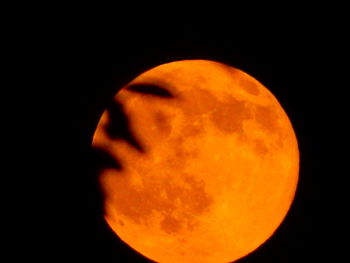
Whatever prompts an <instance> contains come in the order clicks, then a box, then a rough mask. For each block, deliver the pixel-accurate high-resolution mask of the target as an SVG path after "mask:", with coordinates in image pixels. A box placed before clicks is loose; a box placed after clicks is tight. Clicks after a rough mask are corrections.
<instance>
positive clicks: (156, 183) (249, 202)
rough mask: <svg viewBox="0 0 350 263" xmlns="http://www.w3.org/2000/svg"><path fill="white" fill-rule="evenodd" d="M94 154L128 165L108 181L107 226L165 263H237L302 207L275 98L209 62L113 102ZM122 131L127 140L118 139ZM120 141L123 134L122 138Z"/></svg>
mask: <svg viewBox="0 0 350 263" xmlns="http://www.w3.org/2000/svg"><path fill="white" fill-rule="evenodd" d="M114 103H115V105H117V108H118V109H119V111H120V112H122V113H123V115H122V116H124V117H123V118H119V119H120V120H122V121H121V122H120V123H119V124H118V123H114V122H115V121H116V120H115V118H114V117H115V116H114V115H113V114H115V113H116V111H115V110H106V111H105V112H104V113H103V115H102V117H101V119H100V121H99V123H98V126H97V128H96V131H95V134H94V138H93V143H92V145H93V147H97V148H99V149H102V150H103V151H105V152H107V153H108V154H109V155H110V156H111V157H112V158H114V159H115V160H117V161H118V162H119V163H120V167H119V168H108V167H105V168H104V169H101V171H100V172H99V182H100V184H101V189H102V190H103V193H104V197H105V199H104V208H105V215H104V216H105V219H106V221H107V223H108V225H109V226H110V227H111V229H112V230H113V231H114V232H115V233H116V235H118V236H119V237H120V239H121V240H123V241H124V242H125V243H126V244H128V245H129V246H130V247H131V248H133V249H134V250H136V251H137V252H139V253H141V254H142V255H144V256H145V257H147V258H149V259H151V260H153V261H156V262H162V263H163V262H164V263H167V262H169V263H175V262H176V263H179V262H182V263H186V262H188V263H218V262H219V263H220V262H233V261H235V260H237V259H239V258H241V257H243V256H245V255H247V254H249V253H250V252H252V251H254V250H255V249H256V248H258V247H259V246H260V245H262V244H263V243H264V242H265V241H266V240H267V239H268V238H269V237H270V236H271V235H272V234H273V233H274V231H275V230H276V229H277V228H278V226H279V225H280V224H281V222H282V221H283V219H284V217H285V216H286V214H287V212H288V210H289V208H290V205H291V203H292V201H293V198H294V195H295V191H296V187H297V182H298V173H299V150H298V144H297V139H296V136H295V133H294V130H293V127H292V125H291V122H290V120H289V118H288V116H287V114H286V113H285V111H284V110H283V108H282V106H281V105H280V104H279V102H278V100H277V99H276V98H275V97H274V96H273V94H272V93H271V92H270V91H269V90H268V89H267V88H266V87H264V86H263V85H262V84H261V83H260V82H258V81H257V80H256V79H254V78H253V77H252V76H250V75H248V74H247V73H245V72H243V71H241V70H239V69H236V68H234V67H231V66H228V65H225V64H222V63H218V62H215V61H209V60H183V61H175V62H171V63H166V64H163V65H160V66H157V67H155V68H152V69H150V70H148V71H146V72H144V73H142V74H141V75H139V76H137V77H136V78H135V79H134V80H132V81H131V82H130V83H128V84H127V85H126V86H125V87H123V88H122V89H121V90H120V91H119V92H118V93H117V94H116V95H115V97H114ZM118 129H121V130H123V131H124V136H116V135H115V134H114V135H113V134H111V130H114V132H116V133H117V134H121V132H120V131H118ZM118 132H119V133H118Z"/></svg>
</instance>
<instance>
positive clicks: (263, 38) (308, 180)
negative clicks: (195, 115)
mask: <svg viewBox="0 0 350 263" xmlns="http://www.w3.org/2000/svg"><path fill="white" fill-rule="evenodd" d="M310 30H311V29H310V27H303V26H295V25H292V26H291V27H282V29H281V28H278V27H277V26H276V27H275V28H272V29H271V28H269V27H264V26H261V27H259V26H258V25H257V26H254V27H252V28H251V30H242V31H238V30H237V31H236V30H235V28H234V27H233V26H232V27H227V26H226V27H225V28H222V29H220V28H217V27H215V26H212V27H207V26H203V25H200V23H199V25H198V26H194V25H186V26H181V27H180V26H174V27H166V26H164V28H157V30H153V29H152V28H149V27H146V26H144V27H143V26H142V25H138V26H136V27H135V28H129V27H128V28H125V27H123V26H119V27H115V28H114V29H113V30H108V32H105V31H103V30H100V29H97V28H85V29H81V28H80V29H79V30H75V29H71V30H70V31H69V32H67V34H65V33H64V35H65V38H64V39H62V38H61V39H57V43H55V45H54V46H55V48H53V49H50V50H49V52H48V54H49V59H48V60H51V61H50V65H51V64H54V65H55V66H54V67H52V73H53V78H52V79H51V83H53V84H56V85H52V86H54V88H52V89H54V93H50V94H56V95H55V96H57V97H59V98H60V99H61V98H62V100H61V101H59V102H60V103H59V106H58V107H56V110H55V114H57V115H55V116H56V117H55V122H56V123H57V124H58V126H60V132H59V135H58V136H59V137H60V139H62V138H63V140H62V144H60V145H57V151H56V154H57V153H58V156H59V158H56V159H55V164H54V166H53V167H54V168H53V169H52V170H54V173H55V175H54V176H52V177H51V178H49V180H48V181H47V182H45V184H46V183H47V184H49V185H50V187H51V188H50V187H49V188H50V189H52V191H53V193H55V194H52V195H53V196H54V197H53V198H52V200H51V199H50V200H48V199H46V198H45V197H43V198H42V199H41V201H40V205H41V207H42V209H41V213H42V215H43V216H42V217H41V218H42V219H41V220H42V221H43V222H42V224H41V221H40V220H39V219H38V220H37V223H39V225H40V226H41V227H42V228H44V231H43V232H45V235H44V237H43V238H42V240H41V243H40V245H39V247H38V252H39V253H43V254H44V253H45V255H47V256H45V257H46V259H47V262H52V260H53V259H56V258H62V259H65V262H68V261H70V260H78V261H76V262H84V261H85V260H92V261H91V262H139V263H141V262H150V261H148V260H147V259H145V258H143V257H142V256H141V255H139V254H137V253H135V252H133V251H132V250H131V249H130V248H128V247H127V246H126V245H125V244H123V243H122V242H121V241H120V240H119V239H118V238H117V237H116V236H115V234H114V233H113V232H112V231H111V230H110V229H109V227H108V226H107V224H106V223H105V222H104V220H103V218H102V216H101V215H102V196H101V193H100V192H99V188H98V185H97V181H96V180H97V178H96V165H97V164H96V161H94V160H95V159H94V156H95V155H94V153H93V152H92V151H91V148H90V146H91V140H92V136H93V133H94V130H95V128H96V125H97V123H98V120H99V118H100V116H101V114H102V112H103V111H104V109H105V108H106V106H107V105H108V103H109V101H110V100H111V99H112V97H113V96H114V94H115V93H116V92H117V91H118V89H120V88H121V87H122V86H123V85H125V84H126V83H127V82H129V81H130V80H132V79H133V78H134V77H136V76H137V75H138V74H140V73H141V72H143V71H145V70H147V69H150V68H152V67H154V66H157V65H160V64H163V63H166V62H171V61H175V60H181V59H210V60H215V61H218V62H223V63H226V64H228V65H231V66H234V67H237V68H239V69H241V70H243V71H245V72H247V73H248V74H250V75H252V76H253V77H255V78H256V79H258V80H259V81H260V82H261V83H262V84H263V85H264V86H266V87H267V88H268V89H269V90H270V91H271V92H272V93H273V94H274V95H275V97H276V98H277V99H278V100H279V102H280V104H281V105H282V107H283V108H284V110H285V111H286V113H287V114H288V116H289V118H290V120H291V122H292V124H293V127H294V130H295V133H296V136H297V139H298V143H299V150H300V178H299V184H298V188H297V192H296V196H295V200H294V202H293V204H292V207H291V209H290V211H289V213H288V215H287V217H286V218H285V220H284V221H283V223H282V225H281V226H280V227H279V228H278V230H277V231H276V233H275V234H274V235H273V236H272V237H271V238H270V239H269V240H268V241H267V242H266V243H265V244H263V245H262V246H261V247H260V248H259V249H257V250H256V251H254V252H252V253H251V254H250V255H248V256H246V257H244V258H243V259H241V260H239V261H237V262H239V263H260V262H268V263H281V262H283V263H289V262H291V263H292V262H293V263H294V262H318V261H319V260H320V259H323V258H324V257H325V256H326V254H327V253H326V251H327V249H326V248H328V247H329V246H328V243H329V240H330V239H328V238H327V234H328V231H329V227H328V226H327V222H328V221H327V220H328V216H327V213H326V212H325V211H326V209H328V208H329V207H331V204H330V203H327V202H326V201H324V200H323V198H324V195H325V194H326V193H327V195H332V192H331V191H334V190H328V191H325V190H324V189H325V187H326V186H327V185H328V183H327V181H326V180H327V177H326V176H327V175H328V172H327V168H326V167H325V166H324V160H325V157H324V155H325V154H324V151H325V148H326V147H327V145H325V144H327V142H326V140H325V139H324V138H325V136H326V135H325V134H326V133H327V129H328V128H327V125H326V124H325V118H326V120H329V119H327V118H328V117H325V116H327V115H325V102H324V100H323V99H324V97H325V95H324V91H325V89H326V88H327V87H328V85H327V84H326V83H325V81H324V80H323V79H322V78H323V76H325V75H326V74H327V72H328V70H327V68H325V67H324V66H323V65H324V64H326V61H325V60H326V59H327V57H326V56H327V55H325V54H326V52H321V51H319V49H317V44H318V43H319V42H320V40H321V39H322V36H323V35H322V33H320V32H321V31H320V32H315V31H312V30H311V31H310ZM102 31H103V32H102ZM51 54H52V55H51ZM50 85H51V84H50ZM50 85H49V87H51V86H50ZM321 96H323V97H321ZM51 118H53V117H52V116H51ZM320 131H323V132H320ZM321 142H322V143H321ZM55 147H56V146H55ZM52 178H54V180H52ZM50 189H49V190H48V191H49V192H50V191H51V190H50ZM46 208H51V209H49V210H52V214H51V212H50V213H46V212H45V211H46V210H45V209H46ZM43 218H47V219H46V220H45V219H43ZM44 221H45V222H46V223H45V222H44ZM326 232H327V233H326ZM337 242H339V240H338V241H337ZM40 251H41V252H40ZM329 262H331V261H329ZM179 263H181V262H179Z"/></svg>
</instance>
